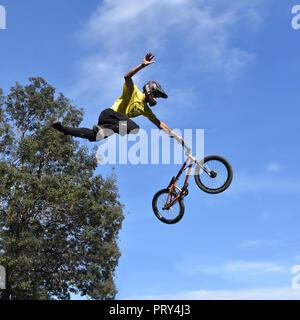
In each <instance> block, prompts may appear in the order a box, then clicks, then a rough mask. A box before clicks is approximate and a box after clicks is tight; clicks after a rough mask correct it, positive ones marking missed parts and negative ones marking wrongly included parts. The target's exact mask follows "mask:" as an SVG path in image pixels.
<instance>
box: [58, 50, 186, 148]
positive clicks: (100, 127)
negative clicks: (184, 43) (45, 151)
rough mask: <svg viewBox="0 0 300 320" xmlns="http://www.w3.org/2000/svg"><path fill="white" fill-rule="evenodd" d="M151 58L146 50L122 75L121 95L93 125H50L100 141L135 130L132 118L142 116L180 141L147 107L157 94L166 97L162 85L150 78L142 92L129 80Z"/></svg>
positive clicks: (62, 130)
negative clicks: (140, 58) (140, 59)
mask: <svg viewBox="0 0 300 320" xmlns="http://www.w3.org/2000/svg"><path fill="white" fill-rule="evenodd" d="M153 58H154V56H153V55H152V53H151V52H149V53H147V54H146V56H145V58H144V60H143V62H142V63H141V64H140V65H138V66H137V67H136V68H133V69H132V70H130V71H129V72H128V73H127V74H126V75H125V76H124V78H125V84H124V87H123V93H122V96H121V97H119V98H118V99H117V101H116V102H115V103H114V105H113V106H112V107H111V108H109V109H105V110H103V111H102V112H101V114H100V116H99V120H98V124H97V125H94V126H93V129H87V128H71V127H65V126H63V125H62V124H61V123H60V122H59V121H55V122H54V123H53V124H52V127H53V128H55V129H56V130H58V131H60V132H62V133H64V134H65V135H71V136H73V137H79V138H83V139H88V140H89V141H100V140H103V139H104V138H106V137H108V136H110V135H112V134H114V133H118V134H121V135H125V134H129V133H131V134H136V133H138V131H139V126H138V125H137V124H136V123H135V122H134V121H132V120H131V118H134V117H138V116H145V117H147V118H148V119H149V120H150V121H151V122H152V123H153V124H155V125H156V126H157V127H158V128H159V129H161V130H163V131H165V132H166V133H167V134H169V135H170V136H171V137H174V138H175V139H176V140H177V141H179V142H182V143H183V140H182V138H181V137H180V136H178V135H177V134H176V133H175V132H173V131H172V130H171V129H170V128H169V127H168V126H167V125H166V124H164V123H163V122H161V121H159V120H158V119H157V118H156V116H155V115H154V113H153V112H152V111H151V109H150V108H149V106H150V107H154V106H155V105H156V104H157V100H156V99H157V98H165V99H166V98H167V97H168V96H167V94H166V93H165V92H164V90H163V89H162V87H161V86H160V85H159V84H158V83H157V82H155V81H150V82H148V83H146V84H145V85H144V87H143V92H141V91H140V90H139V89H138V88H137V86H136V85H135V84H134V82H133V80H132V77H133V76H134V75H135V74H136V73H137V72H138V71H140V70H141V69H143V68H145V67H146V66H149V65H150V64H153V63H155V61H152V59H153ZM147 103H148V104H149V106H148V105H147Z"/></svg>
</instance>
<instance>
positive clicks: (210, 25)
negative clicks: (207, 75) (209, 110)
mask: <svg viewBox="0 0 300 320" xmlns="http://www.w3.org/2000/svg"><path fill="white" fill-rule="evenodd" d="M259 6H260V1H257V0H256V1H251V3H249V2H248V1H243V2H237V1H235V0H231V1H207V0H202V1H199V0H197V1H196V0H148V1H144V2H143V1H139V0H104V1H102V2H101V3H100V4H99V6H98V8H97V9H96V11H95V13H94V14H92V16H91V17H90V19H89V20H88V21H87V23H86V24H85V25H84V27H83V29H82V30H81V32H80V34H79V39H80V41H81V42H82V44H83V45H84V46H86V47H87V48H88V49H89V50H90V51H91V53H90V54H87V56H85V57H83V59H82V61H81V63H80V68H81V79H82V80H81V81H80V83H79V84H78V85H77V86H76V88H75V89H74V95H76V93H77V95H79V94H81V93H83V92H90V93H92V92H94V93H96V92H98V93H97V94H96V96H95V99H98V98H99V96H101V101H102V103H105V104H107V103H109V102H111V99H112V97H114V96H116V98H117V97H118V94H119V93H120V87H121V86H122V82H123V79H122V76H123V74H125V73H126V72H127V71H128V69H129V68H131V67H134V66H136V65H137V64H138V63H139V62H140V60H141V59H142V58H143V55H144V54H145V53H146V52H147V51H149V50H152V51H153V53H154V54H156V55H157V60H158V63H157V66H155V64H154V65H153V66H151V68H150V67H149V69H148V68H147V71H145V70H143V79H145V80H148V78H150V76H151V75H152V73H153V74H154V72H155V75H156V77H159V78H162V77H163V75H164V74H168V75H170V76H173V77H174V76H175V75H176V74H174V72H176V70H177V71H178V70H179V71H178V72H181V74H182V72H184V73H186V74H192V73H193V72H194V73H195V72H196V73H197V74H199V72H201V71H206V72H207V71H208V72H213V73H215V74H218V76H221V74H223V75H226V77H227V78H228V79H229V80H232V79H234V78H235V77H237V76H238V74H239V72H240V71H241V70H242V69H243V68H244V67H245V66H246V65H247V64H249V63H250V62H251V61H253V59H254V58H255V56H254V54H253V53H249V52H247V51H245V50H243V49H241V48H239V47H237V46H234V45H232V44H231V39H232V35H233V34H236V33H238V32H239V30H240V28H247V26H248V27H249V24H248V23H249V21H252V22H253V23H254V24H258V20H259V18H258V17H259V9H258V8H259ZM250 25H251V23H250ZM159 62H162V63H161V64H159ZM166 68H168V70H166ZM169 68H171V70H172V72H171V73H170V70H169ZM145 80H143V82H145ZM135 81H136V83H137V84H138V85H141V84H143V83H142V82H140V78H139V77H135Z"/></svg>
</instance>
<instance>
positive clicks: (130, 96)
mask: <svg viewBox="0 0 300 320" xmlns="http://www.w3.org/2000/svg"><path fill="white" fill-rule="evenodd" d="M111 109H113V110H114V111H117V112H121V113H123V114H125V115H126V116H127V117H129V118H134V117H138V116H145V117H147V118H148V119H149V120H154V119H155V118H156V116H155V114H154V113H153V112H152V111H151V109H150V107H148V105H147V103H146V102H145V100H144V98H143V93H142V92H141V91H140V90H139V89H138V88H137V86H136V85H134V87H133V88H132V89H128V88H127V86H126V83H125V84H124V87H123V93H122V95H121V97H119V98H118V99H117V101H116V102H115V103H114V105H113V106H112V107H111Z"/></svg>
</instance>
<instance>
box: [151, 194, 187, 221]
mask: <svg viewBox="0 0 300 320" xmlns="http://www.w3.org/2000/svg"><path fill="white" fill-rule="evenodd" d="M168 196H169V189H163V190H160V191H158V192H157V193H156V194H155V196H154V197H153V200H152V208H153V211H154V213H155V215H156V217H157V218H158V219H159V220H160V221H161V222H164V223H167V224H174V223H177V222H178V221H180V220H181V219H182V217H183V214H184V203H183V200H182V199H181V198H178V199H177V200H176V201H175V203H174V204H173V205H172V206H171V207H169V208H168V209H165V205H166V203H167V200H168V203H171V202H172V201H173V199H175V198H176V197H177V193H176V192H175V191H173V190H172V191H171V193H170V197H169V199H168Z"/></svg>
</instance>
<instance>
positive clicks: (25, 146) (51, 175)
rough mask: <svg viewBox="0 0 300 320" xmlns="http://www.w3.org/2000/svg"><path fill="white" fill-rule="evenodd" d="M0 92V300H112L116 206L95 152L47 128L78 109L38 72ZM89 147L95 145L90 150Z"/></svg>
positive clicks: (75, 116) (111, 183)
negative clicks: (1, 275) (0, 276)
mask: <svg viewBox="0 0 300 320" xmlns="http://www.w3.org/2000/svg"><path fill="white" fill-rule="evenodd" d="M29 81H30V83H29V85H27V86H25V87H22V86H21V85H19V84H18V83H17V84H16V86H14V87H12V88H11V92H10V94H9V95H8V96H7V97H3V95H2V91H0V177H1V184H0V265H2V266H4V267H5V268H6V278H7V279H6V280H7V281H6V287H7V289H6V290H4V291H2V292H1V293H0V299H1V298H2V299H69V298H70V293H76V294H81V295H87V296H88V297H89V298H91V299H114V297H115V295H116V292H117V291H116V287H115V283H114V272H115V268H116V266H117V264H118V259H119V257H120V252H119V248H118V243H117V240H118V233H119V231H120V229H121V226H122V221H123V218H124V217H123V211H122V210H123V206H122V205H121V204H120V203H119V201H118V190H117V188H116V182H115V177H114V175H112V176H110V177H108V178H106V179H104V178H103V177H102V176H100V175H98V176H95V175H94V170H95V169H96V167H97V161H96V158H95V156H94V154H95V152H93V153H90V151H89V150H88V148H86V147H80V146H79V143H78V142H76V141H74V140H73V139H72V138H71V137H70V136H64V135H63V134H62V133H60V132H58V131H56V130H54V129H52V128H51V127H50V124H51V123H52V121H53V120H54V119H56V118H63V123H64V124H66V125H70V126H78V125H79V124H80V122H81V121H82V115H83V111H82V109H77V108H75V107H74V106H72V104H71V101H70V100H68V99H67V98H65V97H64V96H63V94H59V96H58V97H57V98H55V89H54V88H53V87H52V86H50V85H49V84H48V83H47V82H46V81H45V80H43V79H42V78H30V79H29ZM93 151H94V150H93Z"/></svg>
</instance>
